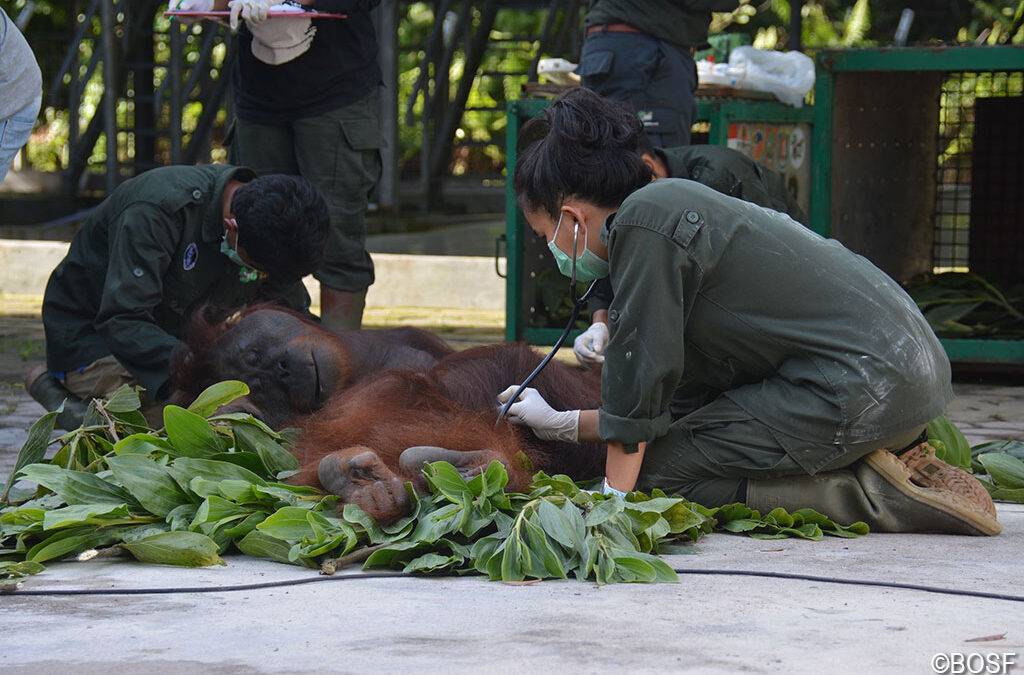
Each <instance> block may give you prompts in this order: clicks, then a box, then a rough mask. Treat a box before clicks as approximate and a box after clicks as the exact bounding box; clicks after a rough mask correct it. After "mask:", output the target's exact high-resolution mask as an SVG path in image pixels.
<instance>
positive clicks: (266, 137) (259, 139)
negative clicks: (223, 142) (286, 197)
mask: <svg viewBox="0 0 1024 675" xmlns="http://www.w3.org/2000/svg"><path fill="white" fill-rule="evenodd" d="M231 163H232V164H237V165H239V166H245V167H248V168H250V169H252V170H253V171H255V172H256V173H258V174H259V175H261V176H266V175H267V174H272V173H283V174H287V175H289V176H297V175H299V163H298V161H297V160H296V159H295V136H294V134H293V133H292V127H291V125H290V124H288V123H284V122H282V123H281V124H258V123H256V122H247V121H246V120H243V119H236V120H235V129H234V138H233V140H232V141H231Z"/></svg>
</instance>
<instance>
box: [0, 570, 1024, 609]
mask: <svg viewBox="0 0 1024 675" xmlns="http://www.w3.org/2000/svg"><path fill="white" fill-rule="evenodd" d="M675 571H676V572H677V573H679V574H682V575H688V574H690V575H703V576H739V577H763V578H768V579H789V580H792V581H814V582H818V583H826V584H840V585H844V586H870V587H874V588H895V589H899V590H907V591H923V592H925V593H939V594H942V595H956V596H962V597H969V598H983V599H986V600H1006V601H1009V602H1024V595H1011V594H1009V593H987V592H985V591H967V590H959V589H955V588H943V587H941V586H925V585H923V584H904V583H899V582H896V581H873V580H870V579H844V578H841V577H821V576H815V575H813V574H794V573H789V572H759V571H756V570H730V569H686V568H682V567H677V568H675ZM410 578H413V577H411V576H410V575H408V574H403V573H401V572H357V573H354V574H338V575H334V576H323V575H319V576H311V577H302V578H299V579H283V580H281V581H265V582H260V583H254V584H237V585H234V586H191V587H188V586H186V587H178V588H174V587H171V588H120V589H119V588H101V589H84V588H80V589H68V590H58V589H40V590H31V589H28V590H23V591H21V590H13V591H6V592H5V593H4V594H5V595H25V596H50V597H53V596H66V595H178V594H185V593H228V592H232V591H254V590H262V589H266V588H284V587H288V586H302V585H305V584H313V583H319V582H321V581H354V580H362V579H410Z"/></svg>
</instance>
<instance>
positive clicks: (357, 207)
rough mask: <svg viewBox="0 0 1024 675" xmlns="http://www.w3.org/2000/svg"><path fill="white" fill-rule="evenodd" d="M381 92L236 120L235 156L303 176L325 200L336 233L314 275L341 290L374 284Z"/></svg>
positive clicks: (265, 170)
mask: <svg viewBox="0 0 1024 675" xmlns="http://www.w3.org/2000/svg"><path fill="white" fill-rule="evenodd" d="M380 147H381V132H380V93H379V91H378V90H376V89H375V90H374V91H373V93H371V94H370V95H369V96H367V97H366V98H364V99H362V100H360V101H356V102H355V103H351V104H349V105H346V106H343V107H341V108H338V109H336V110H331V111H328V112H326V113H323V114H321V115H316V116H313V117H304V118H302V119H297V120H292V121H290V122H282V123H280V124H257V123H254V122H247V121H245V120H242V119H238V120H236V121H235V137H234V141H233V142H232V162H233V163H235V164H239V165H241V166H247V167H249V168H250V169H253V170H254V171H256V172H257V173H259V174H260V175H264V174H269V173H284V174H290V175H300V176H302V177H303V178H305V179H306V180H308V181H309V182H311V183H312V184H313V185H315V186H316V187H317V188H318V189H319V190H320V191H321V192H322V193H323V195H324V198H325V199H326V200H327V206H328V208H329V209H330V213H331V233H330V236H329V237H328V240H327V247H326V249H325V250H324V262H323V264H322V265H321V266H320V269H319V270H317V271H316V273H315V274H314V276H315V277H316V278H317V279H318V280H319V281H320V283H322V284H324V285H325V286H328V287H330V288H333V289H336V290H339V291H349V292H359V291H365V290H366V289H367V288H369V287H370V285H371V284H372V283H373V261H372V260H371V259H370V254H369V253H367V252H366V220H365V216H364V212H365V211H366V202H367V200H368V199H369V195H370V193H371V192H372V191H373V188H374V186H375V185H376V184H377V181H378V180H380V174H381V157H380Z"/></svg>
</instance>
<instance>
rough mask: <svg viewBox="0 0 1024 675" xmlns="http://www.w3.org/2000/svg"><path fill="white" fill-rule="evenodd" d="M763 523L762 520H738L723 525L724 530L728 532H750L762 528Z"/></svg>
mask: <svg viewBox="0 0 1024 675" xmlns="http://www.w3.org/2000/svg"><path fill="white" fill-rule="evenodd" d="M762 525H763V523H762V521H760V520H754V519H752V518H737V519H736V520H730V521H727V522H725V523H724V524H723V525H722V529H724V530H726V531H727V532H750V531H751V530H756V529H757V528H759V527H762Z"/></svg>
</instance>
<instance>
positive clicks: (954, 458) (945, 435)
mask: <svg viewBox="0 0 1024 675" xmlns="http://www.w3.org/2000/svg"><path fill="white" fill-rule="evenodd" d="M928 443H929V444H930V445H931V446H932V447H933V448H935V456H936V457H938V458H939V459H941V460H942V461H943V462H946V463H947V464H952V465H953V466H958V467H960V468H961V469H965V470H967V471H970V470H971V444H970V443H968V442H967V439H966V438H965V437H964V435H963V434H962V433H961V432H960V429H958V428H957V426H956V425H955V424H953V423H952V422H950V421H949V419H948V418H946V417H936V418H935V419H933V420H932V421H931V422H929V423H928Z"/></svg>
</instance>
